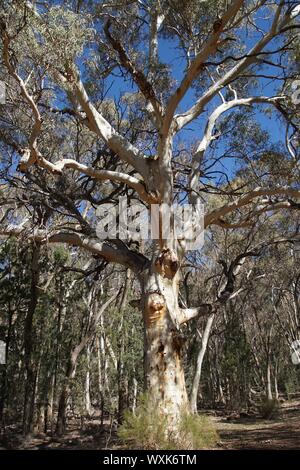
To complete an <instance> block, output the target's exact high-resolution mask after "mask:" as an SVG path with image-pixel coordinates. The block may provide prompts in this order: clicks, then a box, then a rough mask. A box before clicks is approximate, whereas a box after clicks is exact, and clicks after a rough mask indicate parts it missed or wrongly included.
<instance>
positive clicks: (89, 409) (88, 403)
mask: <svg viewBox="0 0 300 470" xmlns="http://www.w3.org/2000/svg"><path fill="white" fill-rule="evenodd" d="M86 360H87V369H86V374H85V410H86V414H87V415H88V416H91V415H92V404H91V394H90V382H91V365H90V362H91V350H90V346H89V345H87V348H86Z"/></svg>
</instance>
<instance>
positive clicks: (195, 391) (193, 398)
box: [191, 314, 215, 413]
mask: <svg viewBox="0 0 300 470" xmlns="http://www.w3.org/2000/svg"><path fill="white" fill-rule="evenodd" d="M214 317H215V315H214V314H212V315H210V316H209V317H208V320H207V322H206V325H205V330H204V333H203V337H202V344H201V348H200V350H199V353H198V357H197V365H196V372H195V375H194V380H193V385H192V392H191V411H192V413H197V397H198V391H199V385H200V379H201V372H202V364H203V359H204V355H205V352H206V348H207V344H208V339H209V335H210V331H211V328H212V325H213V321H214Z"/></svg>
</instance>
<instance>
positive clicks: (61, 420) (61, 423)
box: [55, 348, 80, 436]
mask: <svg viewBox="0 0 300 470" xmlns="http://www.w3.org/2000/svg"><path fill="white" fill-rule="evenodd" d="M79 352H80V351H77V349H76V348H75V350H73V351H72V354H71V357H70V360H69V364H68V367H67V371H66V377H65V380H64V384H63V388H62V391H61V394H60V398H59V403H58V414H57V423H56V430H55V433H56V434H57V435H58V436H63V435H64V434H65V432H66V414H67V405H68V400H69V396H70V392H71V388H70V381H71V380H72V378H73V377H74V375H75V368H76V362H77V358H78V355H79Z"/></svg>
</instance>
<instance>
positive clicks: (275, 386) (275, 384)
mask: <svg viewBox="0 0 300 470" xmlns="http://www.w3.org/2000/svg"><path fill="white" fill-rule="evenodd" d="M274 391H275V398H276V400H278V399H279V391H278V364H277V363H276V364H275V367H274Z"/></svg>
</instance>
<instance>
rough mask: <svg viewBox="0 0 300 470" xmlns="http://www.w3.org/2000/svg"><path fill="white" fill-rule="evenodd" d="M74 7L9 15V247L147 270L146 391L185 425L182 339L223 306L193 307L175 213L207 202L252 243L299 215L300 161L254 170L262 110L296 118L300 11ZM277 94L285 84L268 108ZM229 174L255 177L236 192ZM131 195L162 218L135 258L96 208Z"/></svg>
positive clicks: (246, 3)
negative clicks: (17, 240)
mask: <svg viewBox="0 0 300 470" xmlns="http://www.w3.org/2000/svg"><path fill="white" fill-rule="evenodd" d="M59 3H60V5H59V6H58V2H55V4H54V2H47V1H42V2H23V1H18V2H11V1H7V2H5V4H4V5H2V6H1V22H0V31H1V38H2V44H1V52H2V70H1V80H2V81H4V82H5V83H6V104H5V105H2V107H1V131H0V132H1V134H0V135H1V156H2V163H1V173H2V186H1V206H2V213H1V228H0V233H1V235H2V236H5V237H7V236H11V235H14V236H21V235H22V236H26V237H27V238H29V239H32V240H34V241H36V243H39V244H48V243H49V244H50V243H51V244H52V243H64V244H67V245H70V246H73V247H78V248H80V249H83V250H86V252H88V253H90V254H91V255H93V256H97V257H101V258H103V259H104V260H106V261H107V262H111V263H117V264H121V265H123V266H124V267H126V268H129V269H130V270H132V272H133V273H134V275H135V276H136V279H137V280H138V281H139V283H140V286H141V299H139V300H137V301H136V302H135V305H136V306H138V307H139V308H140V309H141V312H142V314H143V318H144V324H145V382H146V387H147V390H148V391H149V393H150V394H151V396H152V397H153V399H154V400H155V401H156V402H157V403H158V404H159V406H160V407H161V409H162V411H163V412H164V413H166V414H168V415H170V416H172V417H177V416H178V415H179V413H180V412H181V411H182V410H183V409H187V408H188V397H187V392H186V386H185V379H184V372H183V368H182V363H181V356H182V346H183V345H182V339H181V327H182V325H184V324H186V323H187V322H189V321H190V320H191V319H193V318H196V317H197V316H199V315H208V314H211V312H212V308H213V307H212V305H213V302H212V304H209V303H208V304H207V303H205V304H201V305H198V306H194V307H192V308H184V305H183V304H182V303H181V302H180V301H179V298H180V297H179V285H180V273H181V268H182V266H183V265H184V263H185V260H186V258H187V257H189V256H190V254H189V253H188V252H187V250H186V248H185V243H184V240H181V241H180V243H179V242H178V240H176V236H175V233H174V231H173V232H172V233H171V235H170V236H169V237H168V238H166V237H164V236H163V231H164V226H165V224H166V223H167V222H166V220H165V219H164V211H163V210H162V208H163V207H165V206H169V207H170V206H172V204H173V203H174V202H176V201H177V202H178V201H179V202H180V203H181V202H182V201H188V202H189V203H190V204H191V205H193V206H194V207H195V210H196V208H197V207H198V204H199V202H200V203H203V202H206V210H205V217H204V227H205V228H206V229H207V230H208V229H209V227H211V226H215V227H216V228H217V227H220V228H222V229H228V230H233V229H236V230H240V229H244V230H248V229H250V228H251V226H252V225H253V223H254V221H255V220H256V219H257V217H259V216H260V215H261V214H264V213H268V214H270V215H272V214H274V213H276V212H277V211H279V210H285V209H291V208H294V207H295V204H297V200H298V199H299V197H300V191H299V185H298V184H297V175H296V173H297V168H298V167H297V164H296V162H297V155H296V150H295V149H294V150H293V152H292V154H293V155H291V151H290V148H289V147H290V145H288V146H287V149H285V148H284V146H283V144H282V146H281V147H280V150H278V151H277V152H276V149H275V148H274V145H273V146H272V145H271V143H270V142H269V141H268V139H265V138H264V139H262V141H263V146H264V148H263V149H260V151H261V153H260V156H261V154H262V152H263V151H264V152H265V153H266V152H269V154H270V155H273V156H274V159H275V160H276V161H278V160H280V161H281V162H283V164H284V165H285V169H286V171H285V173H283V175H282V177H281V178H276V177H274V175H272V171H270V172H269V173H268V174H267V175H262V174H257V173H256V171H255V169H253V168H254V167H253V166H252V163H253V162H255V161H256V159H257V158H260V156H259V157H257V152H256V150H257V148H258V147H260V146H261V142H262V141H261V139H260V136H261V135H262V134H263V133H262V131H260V122H261V121H260V119H259V111H263V110H268V112H269V114H270V116H271V119H272V120H273V123H275V122H276V120H277V122H278V120H279V119H281V120H283V119H285V118H286V115H287V109H289V108H290V107H292V106H293V103H292V101H291V98H290V97H289V96H286V94H285V93H284V92H283V90H284V89H285V88H284V83H286V81H284V79H286V76H284V75H285V74H284V72H285V63H286V62H287V61H288V57H289V56H288V55H287V54H288V53H289V51H290V49H291V48H292V47H293V41H294V39H295V38H296V35H297V28H298V27H299V21H298V18H299V17H298V16H297V11H296V10H295V7H296V6H297V2H293V1H277V0H276V1H275V2H274V1H272V2H270V1H268V0H231V1H229V0H228V1H227V0H226V1H225V0H224V1H220V0H214V1H211V0H209V1H208V0H207V1H206V0H203V1H197V2H196V1H192V0H190V1H184V2H182V1H181V2H178V1H177V0H161V1H155V2H153V1H146V0H145V1H143V0H137V1H125V0H118V1H117V0H108V1H107V2H75V1H74V2H72V1H70V2H67V1H61V2H59ZM170 59H171V60H170ZM174 63H175V66H174V65H173V66H172V64H174ZM293 73H294V72H293ZM266 80H272V83H273V85H272V86H268V87H266V89H265V92H264V93H262V88H263V87H264V85H265V84H266ZM246 117H247V119H246ZM280 122H282V121H280ZM276 125H277V124H276ZM247 126H248V127H247ZM236 129H239V130H240V132H243V133H244V134H245V140H244V142H248V141H249V142H250V143H251V145H249V147H248V148H246V146H245V145H243V137H244V136H242V137H241V135H240V134H239V136H238V137H237V132H236ZM191 130H193V138H191ZM289 132H290V131H288V132H287V139H286V141H287V143H289V138H290V134H289ZM249 135H250V137H251V138H250V137H249ZM264 137H265V135H264ZM237 139H238V143H237ZM221 160H223V161H224V162H225V165H226V162H227V164H228V161H229V160H230V161H232V160H233V161H240V162H241V163H242V166H243V167H247V168H248V171H246V172H244V173H241V174H240V175H239V177H237V174H236V172H235V169H234V165H233V164H232V163H230V165H229V166H228V165H227V170H226V169H225V170H224V166H222V165H221V166H220V163H219V162H220V161H221ZM252 160H253V162H252ZM254 166H255V165H254ZM230 180H232V183H231V182H230ZM121 195H123V196H124V195H125V196H126V197H127V198H128V199H130V200H132V201H136V200H138V201H140V202H142V203H143V204H144V205H145V206H146V207H148V208H150V206H151V205H153V204H156V205H158V206H159V208H160V212H159V233H160V236H159V238H158V240H152V241H150V242H149V243H146V244H140V246H135V247H133V246H132V243H131V242H130V241H126V240H125V241H124V240H120V239H118V238H115V239H112V240H105V241H103V240H100V239H99V238H97V235H96V231H95V212H96V209H97V207H99V206H101V205H102V204H103V203H104V202H112V203H114V202H116V201H117V198H118V197H119V196H121ZM196 223H198V221H196Z"/></svg>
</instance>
